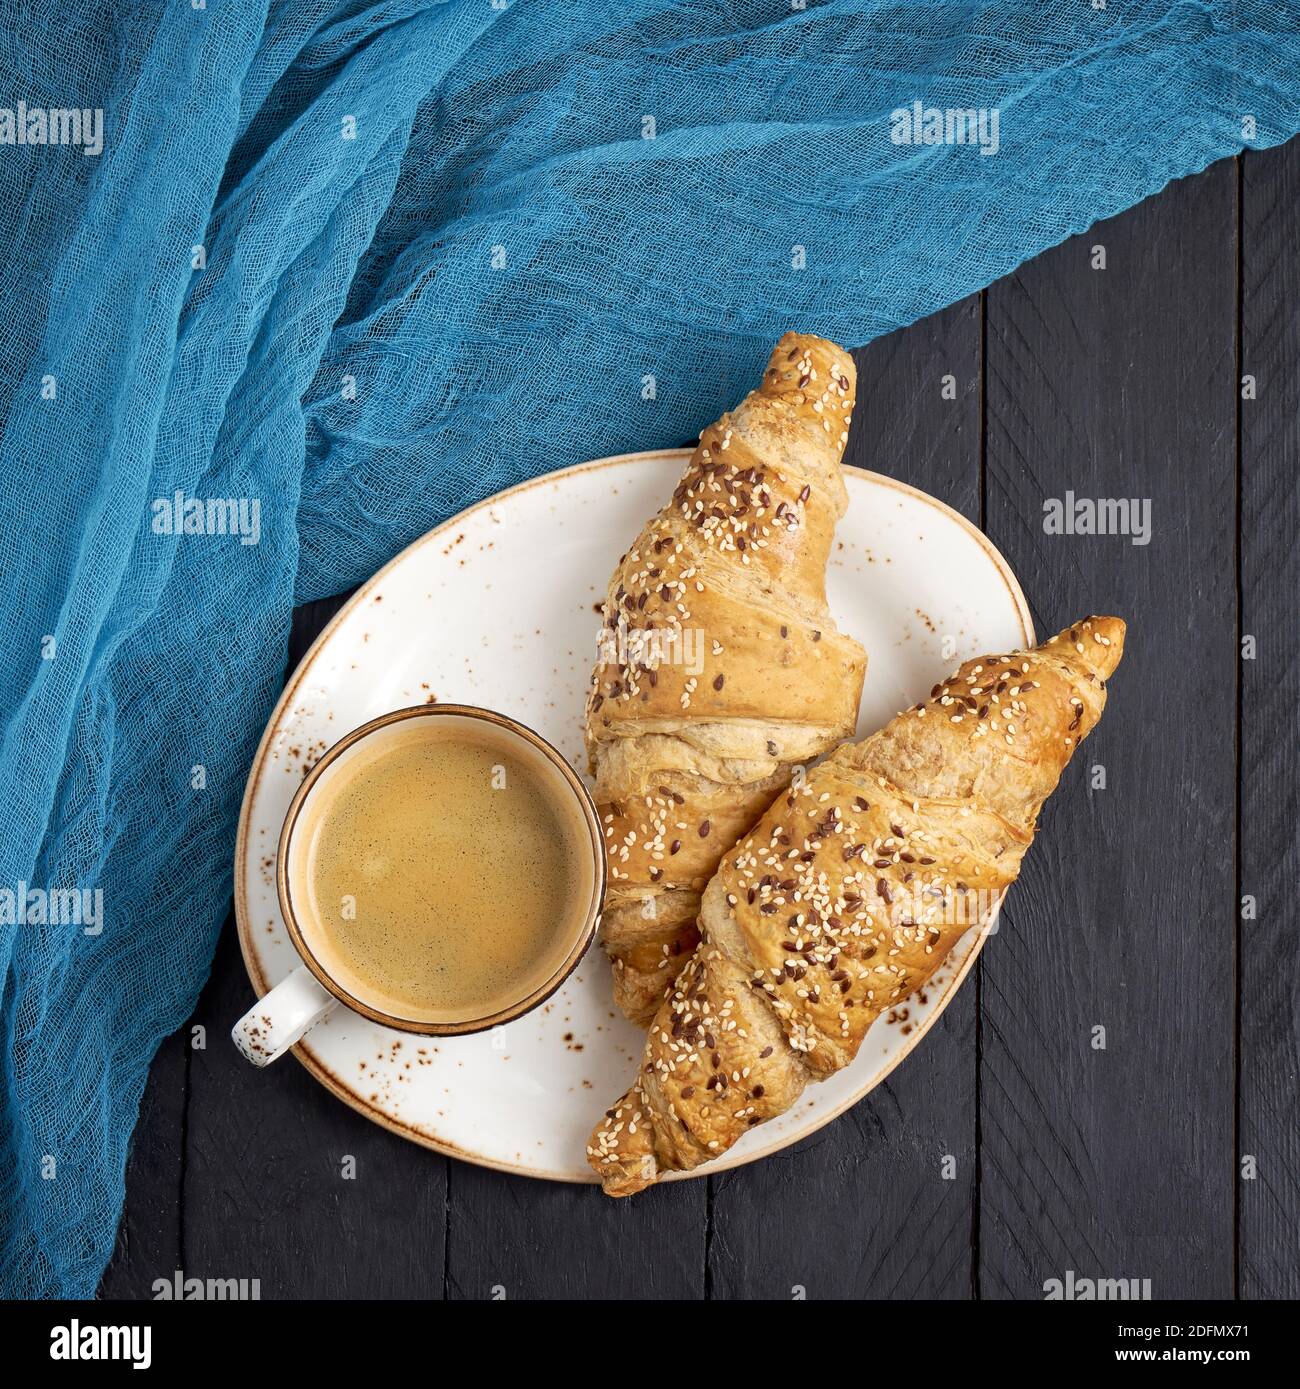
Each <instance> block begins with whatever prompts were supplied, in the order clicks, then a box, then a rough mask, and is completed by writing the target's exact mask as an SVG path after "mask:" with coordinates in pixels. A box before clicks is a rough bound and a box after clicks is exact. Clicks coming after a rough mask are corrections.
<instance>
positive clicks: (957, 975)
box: [235, 450, 1032, 1182]
mask: <svg viewBox="0 0 1300 1389" xmlns="http://www.w3.org/2000/svg"><path fill="white" fill-rule="evenodd" d="M687 456H688V453H687V451H686V450H671V451H668V452H664V453H645V454H627V455H624V456H623V457H620V458H609V459H603V460H601V461H600V462H596V463H587V464H583V465H581V466H579V467H576V468H569V469H566V470H565V471H563V472H558V473H551V474H549V475H547V476H545V477H542V478H538V479H537V480H535V481H533V482H528V483H524V484H522V485H521V486H519V487H515V488H513V489H511V490H510V491H508V492H504V493H502V494H501V495H500V496H497V497H493V498H490V499H489V500H487V501H484V502H480V503H479V504H478V505H477V506H473V507H471V508H470V509H469V510H468V511H466V512H464V513H462V514H461V515H460V516H457V517H455V518H453V519H452V520H450V521H448V522H447V523H446V524H445V525H442V526H439V527H438V528H437V529H436V530H433V531H430V532H429V534H428V535H426V536H424V537H423V538H422V539H420V540H417V541H416V542H415V544H414V545H412V546H410V548H409V549H407V550H405V551H403V552H402V554H400V555H399V556H398V557H397V558H396V559H395V560H393V562H392V563H391V564H389V565H388V566H387V567H386V568H384V569H382V570H380V572H379V573H378V574H376V575H375V577H374V578H373V579H371V580H370V582H369V583H367V584H366V585H365V586H364V587H363V588H361V589H360V590H359V592H357V593H356V594H355V595H354V596H353V598H352V599H351V601H350V602H349V603H348V604H347V606H346V607H344V608H343V609H342V610H341V611H340V612H339V614H338V615H337V616H336V617H335V619H334V621H333V622H332V623H331V624H330V625H329V627H328V628H327V629H326V630H325V632H324V633H323V634H322V635H321V637H320V639H319V640H318V641H317V642H316V644H315V645H314V646H313V647H312V649H311V650H310V651H309V652H308V653H307V656H306V657H305V659H304V660H303V662H302V664H301V665H300V666H299V667H298V670H297V671H296V672H295V674H294V677H293V679H292V680H291V681H290V682H289V685H288V687H287V688H286V689H285V692H284V694H283V696H282V697H281V699H280V703H279V704H278V705H277V707H276V710H275V713H274V714H273V715H272V717H271V721H270V723H269V724H268V726H267V729H266V733H265V734H264V735H263V738H262V743H261V746H260V747H259V748H258V751H257V756H256V758H255V759H254V762H253V768H252V771H251V773H250V775H249V782H248V789H247V792H246V794H245V797H244V806H243V813H242V815H241V817H240V824H239V838H238V843H237V847H236V855H235V909H236V914H237V918H238V923H239V939H240V944H241V946H242V948H243V952H244V960H245V963H246V964H247V966H248V973H249V977H250V978H251V979H252V982H253V986H254V988H255V989H256V990H257V992H258V994H259V995H261V994H263V993H265V992H266V991H267V990H268V989H269V988H270V987H271V986H272V985H274V984H276V983H278V982H279V981H280V980H281V979H282V978H283V977H284V976H285V975H286V974H287V973H288V972H289V971H290V969H291V968H292V967H293V966H294V965H295V964H296V963H297V956H296V955H295V954H294V951H293V947H292V945H291V944H290V942H289V938H288V934H287V933H286V931H285V929H284V923H283V921H282V920H281V918H280V911H279V906H278V904H277V901H276V894H275V876H274V872H275V850H276V841H277V838H278V835H279V832H280V824H281V821H282V820H283V818H284V815H285V811H286V810H287V809H288V805H289V800H290V798H291V797H292V795H293V791H294V788H295V787H296V786H297V785H298V783H299V782H300V781H301V780H302V778H303V776H304V775H305V774H306V771H307V770H308V769H309V768H310V766H311V765H312V763H313V761H314V760H315V759H316V758H317V757H319V756H320V754H321V753H322V752H324V751H325V749H326V748H327V747H329V746H330V745H331V744H332V743H334V742H336V741H337V740H338V739H339V738H340V737H342V736H343V734H344V733H346V732H348V730H349V729H352V728H355V727H356V726H357V725H358V724H360V723H364V722H365V721H366V720H367V719H371V718H374V717H375V716H376V715H377V714H382V713H385V712H386V711H388V710H390V709H396V708H399V707H401V706H403V705H409V704H421V703H424V702H426V701H429V700H434V699H437V700H439V701H445V702H454V703H461V704H479V705H485V706H487V707H488V708H492V709H497V710H500V711H501V712H502V713H504V714H509V715H511V716H512V717H514V718H516V719H519V720H520V721H522V722H523V723H526V724H528V725H529V726H530V727H532V728H535V729H536V730H537V731H538V732H539V733H541V734H542V735H543V736H544V737H546V738H548V739H549V740H550V741H551V742H552V743H554V744H555V745H556V746H557V747H558V748H559V749H560V750H561V751H562V752H563V753H564V754H565V755H566V756H568V757H569V758H570V760H571V761H572V762H573V763H574V764H575V765H577V766H580V767H581V766H583V765H584V760H583V755H582V736H581V727H580V721H581V717H582V708H583V697H584V694H585V690H586V684H587V679H588V676H589V673H590V666H591V659H592V655H593V653H594V651H595V643H596V637H597V634H598V631H599V626H600V619H599V617H598V611H599V605H600V601H601V599H602V598H603V596H604V591H605V582H606V580H607V578H608V576H609V574H610V573H611V572H612V571H613V568H614V565H615V563H616V562H617V561H618V558H619V556H620V555H621V554H622V553H623V551H624V550H625V549H626V547H627V546H628V544H629V543H630V542H631V541H632V539H633V538H634V537H635V535H636V534H637V532H638V531H639V530H640V528H641V525H642V524H643V522H644V521H645V520H646V518H647V517H649V516H650V515H651V514H652V513H653V512H655V511H657V510H658V509H659V507H660V505H661V504H662V502H663V500H664V498H665V497H667V496H668V495H669V494H670V493H671V491H672V489H673V487H674V485H675V483H676V480H677V476H678V474H679V473H680V471H681V468H682V466H683V460H684V459H685V458H686V457H687ZM846 476H847V480H848V490H849V499H850V504H849V510H848V514H847V515H846V516H845V517H844V519H843V520H842V521H841V522H840V526H839V529H838V532H837V543H836V546H835V549H834V551H833V553H832V557H831V562H830V570H829V575H828V585H827V586H828V591H829V597H830V605H831V609H832V611H833V612H834V614H835V616H836V619H837V621H838V623H839V625H840V626H841V627H842V628H843V629H844V630H846V631H849V632H851V633H853V635H854V636H856V637H857V638H858V639H859V640H860V641H861V642H863V644H864V645H865V646H866V648H867V653H868V667H867V682H866V689H865V692H864V694H863V699H862V715H861V720H860V722H859V725H858V731H859V735H861V734H864V733H868V732H870V731H871V730H872V729H875V728H878V727H879V726H880V725H881V724H882V723H884V722H885V721H886V720H888V719H889V718H890V717H891V716H892V715H893V714H894V713H895V712H897V710H899V709H901V708H905V707H906V706H907V705H909V704H911V703H913V702H915V701H916V700H917V699H918V698H919V697H921V696H922V695H924V694H925V693H926V692H928V690H929V689H930V687H931V685H933V684H934V683H935V682H936V681H937V680H939V679H941V678H942V677H944V676H946V675H947V674H948V673H949V672H950V671H951V670H952V669H953V668H954V667H955V666H956V665H957V664H959V662H961V661H962V660H965V659H966V658H967V657H969V656H973V655H978V654H980V653H982V652H985V651H995V650H996V651H1003V650H1015V649H1016V648H1018V647H1021V646H1025V645H1028V644H1029V643H1030V642H1031V641H1032V629H1031V626H1030V619H1029V612H1028V608H1027V606H1026V603H1025V599H1024V595H1023V594H1022V593H1021V591H1020V587H1019V585H1018V584H1017V583H1016V580H1015V577H1014V576H1013V575H1012V573H1011V571H1010V569H1009V568H1008V566H1007V564H1006V562H1005V561H1004V560H1003V559H1002V557H1001V556H1000V555H999V554H998V553H997V551H996V550H994V548H993V547H992V546H991V545H990V544H989V542H988V541H987V540H986V539H985V538H984V537H983V536H982V535H981V534H980V533H979V531H977V530H976V529H975V528H974V527H972V526H971V525H970V524H969V523H968V522H967V521H965V520H964V519H962V517H960V516H958V515H957V513H956V512H954V511H952V510H950V509H949V508H948V507H946V506H944V505H943V504H942V503H941V502H938V501H936V500H935V499H934V498H932V497H928V496H926V495H925V494H924V493H922V492H918V491H916V490H914V489H913V488H910V487H906V486H904V485H903V484H901V483H898V482H894V481H891V480H890V479H888V478H884V477H880V476H878V475H877V474H875V473H866V472H860V471H858V470H856V469H849V470H846ZM485 901H486V904H487V907H488V909H489V910H490V906H491V894H490V892H489V893H488V894H487V895H486V897H485ZM983 939H984V937H983V936H982V935H981V934H980V932H979V931H978V930H976V929H972V930H971V931H969V932H968V933H967V935H966V936H965V937H964V938H963V939H962V941H961V942H960V943H959V945H958V947H957V949H956V950H955V951H954V952H953V954H952V956H951V957H950V959H949V960H948V962H947V963H946V965H945V966H944V968H943V969H942V971H941V973H940V974H939V976H937V977H936V979H935V980H934V982H933V983H932V984H931V986H930V987H929V988H927V989H926V990H925V992H924V996H923V998H914V999H911V1000H909V1001H908V1003H907V1005H906V1007H905V1008H904V1009H901V1010H899V1011H900V1014H901V1015H902V1016H899V1017H894V1018H892V1019H891V1017H888V1016H886V1017H882V1018H880V1019H879V1020H878V1021H877V1023H876V1025H875V1026H874V1027H873V1028H872V1029H871V1031H870V1032H869V1033H868V1034H867V1038H866V1041H865V1043H864V1044H863V1047H862V1050H861V1052H860V1053H859V1055H858V1058H857V1060H856V1061H855V1062H854V1064H853V1065H852V1066H850V1067H848V1068H847V1069H846V1070H844V1071H842V1072H840V1074H839V1075H837V1076H835V1077H834V1078H833V1079H832V1080H830V1081H828V1082H826V1083H825V1084H822V1085H814V1086H811V1087H810V1088H809V1089H808V1090H807V1091H806V1092H805V1094H804V1096H803V1098H802V1099H801V1100H800V1102H799V1104H798V1105H797V1106H796V1107H795V1108H794V1109H792V1110H791V1111H790V1112H789V1113H787V1114H785V1115H782V1116H781V1118H779V1119H777V1120H775V1121H773V1122H771V1123H768V1124H764V1125H763V1126H762V1127H761V1128H759V1129H756V1130H755V1131H754V1132H753V1133H750V1134H748V1135H746V1137H745V1138H743V1139H742V1140H741V1141H740V1143H738V1144H737V1145H736V1146H735V1147H734V1148H733V1149H732V1150H731V1151H730V1152H729V1153H727V1154H726V1156H725V1157H723V1158H721V1159H720V1160H719V1161H717V1162H714V1163H710V1164H709V1165H708V1166H707V1167H702V1168H699V1169H697V1170H698V1173H701V1174H703V1173H708V1172H712V1171H718V1170H720V1169H722V1168H725V1167H735V1166H737V1165H739V1164H741V1163H745V1162H752V1161H753V1160H754V1159H755V1158H758V1157H762V1156H763V1155H764V1154H767V1153H771V1152H775V1151H776V1150H777V1149H780V1148H784V1147H785V1146H787V1145H788V1144H790V1143H794V1142H796V1141H797V1140H798V1139H801V1138H803V1137H805V1136H806V1135H808V1134H809V1133H811V1132H812V1131H813V1130H814V1129H817V1128H820V1127H821V1125H823V1124H825V1123H827V1122H828V1121H829V1120H830V1119H832V1118H834V1117H835V1115H837V1114H840V1113H842V1112H843V1111H844V1110H845V1109H847V1108H848V1107H849V1106H850V1105H851V1104H853V1103H855V1102H856V1101H857V1100H859V1099H861V1098H862V1096H863V1095H865V1094H866V1093H867V1092H868V1091H869V1090H870V1089H871V1088H872V1087H873V1086H874V1085H876V1084H877V1083H878V1082H879V1081H881V1080H882V1079H883V1078H884V1077H885V1076H886V1075H887V1074H888V1073H889V1072H890V1071H891V1070H892V1069H893V1068H894V1067H895V1066H896V1065H897V1064H898V1063H899V1062H900V1061H901V1060H902V1059H903V1057H904V1056H906V1055H907V1053H908V1052H909V1051H911V1049H912V1048H913V1047H914V1046H915V1045H916V1044H917V1042H918V1041H919V1040H920V1038H921V1037H922V1036H923V1035H924V1033H925V1031H926V1030H927V1028H928V1027H929V1026H930V1025H931V1023H933V1022H934V1020H935V1018H936V1017H937V1016H938V1015H939V1013H940V1012H941V1011H942V1010H943V1008H944V1006H945V1004H946V1003H947V1001H948V999H949V998H950V997H951V996H952V994H953V993H954V992H955V990H956V988H957V986H958V985H959V984H960V983H961V980H962V978H963V977H964V976H965V974H966V972H967V971H968V970H969V969H970V967H971V965H972V963H973V962H974V959H975V956H976V955H977V954H978V951H979V946H980V945H981V944H982V941H983ZM640 1050H641V1034H640V1033H639V1032H637V1030H636V1029H635V1028H633V1027H632V1026H631V1025H630V1024H629V1023H627V1022H626V1021H625V1020H624V1019H623V1018H622V1016H621V1015H619V1014H618V1013H617V1012H616V1010H615V1009H614V1007H613V1004H612V1001H611V996H610V986H609V971H608V967H607V965H606V963H605V958H604V956H603V955H602V954H601V952H600V950H599V949H598V948H597V949H593V950H592V951H591V952H590V953H589V954H588V955H587V957H586V959H585V960H584V961H583V962H582V964H581V965H579V967H578V969H577V971H576V972H575V973H574V975H573V976H572V977H571V978H570V980H569V982H568V983H567V984H566V986H565V987H564V988H563V989H562V990H561V991H560V992H559V993H557V994H556V995H555V996H554V997H553V998H551V999H550V1000H549V1001H548V1002H547V1003H545V1004H544V1005H543V1006H542V1007H541V1008H540V1009H538V1010H536V1011H535V1012H533V1013H531V1014H529V1015H528V1016H527V1017H524V1018H522V1019H520V1020H519V1021H518V1022H515V1023H512V1024H511V1025H510V1026H509V1027H505V1028H501V1029H498V1030H497V1031H495V1032H491V1033H484V1034H480V1035H478V1036H472V1037H450V1038H427V1039H426V1038H420V1037H411V1036H406V1035H403V1034H401V1033H398V1032H393V1031H390V1030H389V1029H387V1028H384V1027H380V1026H377V1025H375V1024H373V1023H370V1022H367V1021H366V1020H364V1019H362V1018H360V1017H358V1016H356V1015H355V1014H353V1013H350V1012H348V1011H347V1010H346V1009H342V1008H340V1009H337V1010H336V1011H335V1012H334V1013H333V1014H332V1015H331V1016H330V1017H329V1018H328V1019H327V1020H326V1021H325V1022H324V1023H322V1024H320V1025H319V1026H318V1027H317V1028H316V1029H315V1030H314V1031H312V1032H311V1033H310V1035H309V1036H308V1037H307V1038H306V1039H305V1040H304V1041H303V1042H302V1043H300V1044H299V1045H298V1047H296V1048H295V1051H296V1053H297V1056H298V1059H299V1060H300V1061H301V1062H302V1063H303V1065H305V1066H306V1067H307V1069H308V1070H309V1071H310V1072H311V1073H312V1074H313V1075H314V1076H316V1078H317V1079H318V1080H319V1081H321V1083H322V1084H323V1085H325V1086H327V1087H328V1088H329V1089H330V1090H332V1091H333V1092H334V1093H335V1094H336V1095H338V1096H339V1098H340V1099H342V1100H344V1101H346V1102H347V1103H348V1104H350V1105H352V1106H353V1107H354V1108H355V1109H358V1110H360V1111H361V1112H362V1113H363V1114H365V1115H367V1116H368V1117H369V1118H371V1119H373V1120H375V1122H376V1123H380V1124H383V1125H385V1126H386V1127H388V1128H391V1129H393V1130H394V1131H395V1132H397V1133H400V1134H402V1135H403V1136H404V1137H406V1138H410V1139H412V1140H414V1141H415V1142H417V1143H423V1144H425V1145H426V1146H428V1147H430V1148H435V1149H437V1150H438V1151H439V1152H445V1153H449V1154H452V1155H453V1156H455V1157H461V1158H464V1159H466V1160H467V1161H470V1162H477V1163H481V1164H483V1165H485V1166H489V1167H497V1168H503V1169H506V1170H508V1171H512V1172H519V1173H524V1174H526V1175H528V1176H532V1177H548V1178H552V1179H554V1180H559V1181H571V1182H590V1181H593V1180H594V1176H593V1174H592V1172H591V1170H590V1169H589V1168H588V1166H587V1164H586V1161H585V1158H584V1150H585V1148H586V1142H587V1137H588V1134H589V1133H590V1131H591V1128H592V1126H593V1124H594V1123H595V1121H596V1119H597V1118H599V1116H600V1114H601V1112H602V1111H603V1110H604V1109H605V1108H606V1107H607V1106H608V1105H609V1104H610V1103H612V1101H614V1100H615V1099H617V1098H618V1096H619V1095H621V1094H622V1093H623V1091H624V1089H625V1088H626V1087H627V1084H628V1082H629V1079H630V1078H631V1077H632V1075H634V1073H635V1070H636V1064H637V1058H638V1057H639V1055H640ZM262 1083H264V1084H267V1085H274V1084H275V1077H274V1073H271V1074H268V1075H267V1076H266V1077H265V1079H264V1081H263V1082H262ZM691 1175H695V1174H691Z"/></svg>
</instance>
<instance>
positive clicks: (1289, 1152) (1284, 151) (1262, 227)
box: [1238, 140, 1300, 1298]
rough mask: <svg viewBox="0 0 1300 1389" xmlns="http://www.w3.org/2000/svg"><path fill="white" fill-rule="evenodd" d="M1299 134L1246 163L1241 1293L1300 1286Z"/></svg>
mask: <svg viewBox="0 0 1300 1389" xmlns="http://www.w3.org/2000/svg"><path fill="white" fill-rule="evenodd" d="M1298 209H1300V140H1292V141H1291V142H1290V144H1287V145H1285V146H1283V147H1282V148H1280V149H1276V150H1270V151H1268V152H1267V153H1253V152H1252V153H1250V154H1248V155H1247V156H1246V157H1245V159H1244V160H1243V169H1242V352H1241V357H1242V364H1241V370H1242V373H1243V374H1244V375H1250V376H1253V377H1254V378H1255V383H1256V386H1255V395H1256V398H1255V399H1254V400H1243V401H1242V404H1241V416H1242V428H1241V482H1242V488H1241V514H1242V531H1241V572H1242V600H1241V618H1242V631H1243V633H1244V634H1247V635H1250V636H1253V637H1254V639H1255V642H1256V644H1257V651H1256V653H1255V656H1254V659H1252V660H1243V661H1242V663H1241V676H1242V686H1241V696H1242V723H1241V892H1242V893H1243V894H1248V895H1249V896H1251V897H1253V898H1254V899H1255V900H1256V903H1257V908H1256V911H1257V919H1255V920H1251V921H1244V922H1242V923H1241V926H1240V946H1241V976H1240V977H1241V1013H1240V1028H1241V1031H1240V1051H1239V1056H1240V1066H1241V1084H1240V1092H1239V1096H1240V1099H1239V1103H1240V1110H1239V1115H1240V1133H1239V1143H1240V1148H1239V1153H1238V1162H1239V1171H1238V1177H1239V1181H1238V1191H1239V1193H1240V1227H1239V1240H1240V1246H1239V1270H1240V1295H1241V1296H1242V1297H1249V1298H1265V1297H1267V1298H1297V1297H1300V1259H1298V1258H1297V1253H1296V1251H1297V1250H1300V997H1297V994H1296V989H1295V980H1296V977H1297V974H1300V929H1298V928H1300V921H1298V920H1297V912H1296V885H1297V884H1298V883H1300V836H1298V835H1297V829H1296V826H1297V825H1298V824H1300V791H1298V790H1297V788H1300V653H1298V651H1297V641H1296V631H1297V616H1298V615H1300V550H1298V549H1297V545H1296V537H1297V536H1298V535H1300V500H1298V499H1297V473H1298V469H1300V465H1298V463H1297V460H1300V211H1298Z"/></svg>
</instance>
